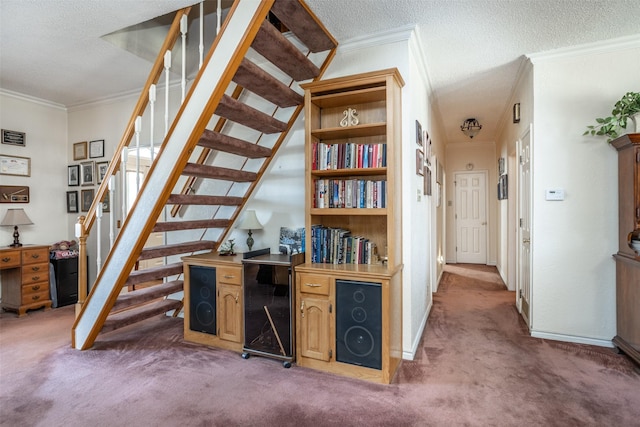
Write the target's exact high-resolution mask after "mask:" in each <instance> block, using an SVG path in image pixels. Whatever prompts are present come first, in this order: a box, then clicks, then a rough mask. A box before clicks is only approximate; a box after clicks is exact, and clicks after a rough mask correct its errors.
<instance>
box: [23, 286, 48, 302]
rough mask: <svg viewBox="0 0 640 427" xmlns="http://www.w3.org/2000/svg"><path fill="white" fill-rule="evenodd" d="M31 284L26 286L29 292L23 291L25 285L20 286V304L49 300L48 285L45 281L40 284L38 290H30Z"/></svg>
mask: <svg viewBox="0 0 640 427" xmlns="http://www.w3.org/2000/svg"><path fill="white" fill-rule="evenodd" d="M31 286H33V285H31ZM31 286H28V288H29V289H30V292H25V289H26V288H27V286H23V287H22V291H23V292H22V305H27V304H32V303H34V302H41V301H48V300H49V287H48V286H46V283H44V284H40V289H39V290H38V291H31Z"/></svg>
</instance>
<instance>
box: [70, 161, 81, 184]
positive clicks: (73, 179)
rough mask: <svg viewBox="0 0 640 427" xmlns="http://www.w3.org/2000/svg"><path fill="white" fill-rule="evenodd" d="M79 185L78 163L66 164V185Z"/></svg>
mask: <svg viewBox="0 0 640 427" xmlns="http://www.w3.org/2000/svg"><path fill="white" fill-rule="evenodd" d="M79 185H80V165H69V166H67V186H69V187H77V186H79Z"/></svg>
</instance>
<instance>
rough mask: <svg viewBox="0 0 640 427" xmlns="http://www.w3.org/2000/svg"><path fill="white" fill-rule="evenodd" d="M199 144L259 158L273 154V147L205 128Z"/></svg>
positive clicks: (251, 157)
mask: <svg viewBox="0 0 640 427" xmlns="http://www.w3.org/2000/svg"><path fill="white" fill-rule="evenodd" d="M198 145H199V146H201V147H205V148H210V149H212V150H218V151H224V152H225V153H231V154H236V155H238V156H244V157H248V158H250V159H259V158H264V157H270V156H271V149H270V148H267V147H263V146H261V145H258V144H254V143H251V142H247V141H244V140H242V139H238V138H234V137H232V136H229V135H225V134H223V133H220V132H214V131H212V130H209V129H205V130H204V133H203V134H202V136H201V137H200V140H199V141H198Z"/></svg>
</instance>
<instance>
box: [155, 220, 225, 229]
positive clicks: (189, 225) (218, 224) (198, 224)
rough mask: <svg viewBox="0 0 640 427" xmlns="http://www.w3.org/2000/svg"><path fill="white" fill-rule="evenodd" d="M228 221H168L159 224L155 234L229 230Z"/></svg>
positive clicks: (156, 226)
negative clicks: (201, 229) (181, 231)
mask: <svg viewBox="0 0 640 427" xmlns="http://www.w3.org/2000/svg"><path fill="white" fill-rule="evenodd" d="M229 225H231V224H230V223H229V220H228V219H197V220H193V221H166V222H157V223H156V225H155V226H154V227H153V232H164V231H180V230H196V229H198V228H227V227H228V226H229Z"/></svg>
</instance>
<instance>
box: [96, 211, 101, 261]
mask: <svg viewBox="0 0 640 427" xmlns="http://www.w3.org/2000/svg"><path fill="white" fill-rule="evenodd" d="M96 227H97V228H98V229H97V230H96V239H97V240H98V245H97V248H96V267H97V268H96V271H97V272H100V269H101V268H102V201H100V203H98V209H97V210H96Z"/></svg>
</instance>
